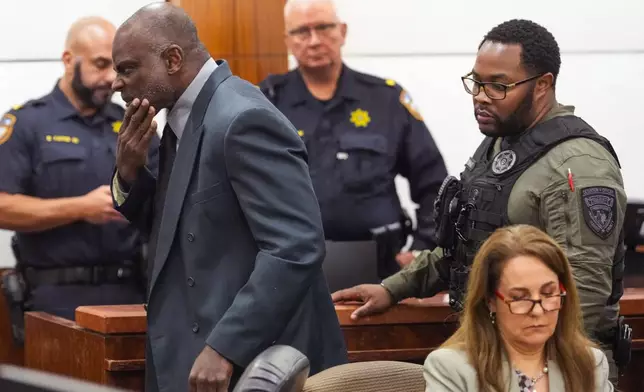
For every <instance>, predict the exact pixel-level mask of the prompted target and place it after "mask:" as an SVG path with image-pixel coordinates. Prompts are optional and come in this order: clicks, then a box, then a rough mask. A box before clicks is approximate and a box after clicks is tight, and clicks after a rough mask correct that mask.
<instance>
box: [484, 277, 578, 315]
mask: <svg viewBox="0 0 644 392" xmlns="http://www.w3.org/2000/svg"><path fill="white" fill-rule="evenodd" d="M559 289H560V290H561V292H560V293H559V294H553V295H548V296H544V297H542V298H541V299H532V298H521V299H506V298H505V297H504V296H503V294H501V293H499V292H498V290H497V291H496V292H495V294H496V296H497V297H499V299H501V300H502V301H503V302H505V303H506V304H507V305H508V308H509V309H510V313H512V314H519V315H523V314H528V313H531V312H532V310H533V309H534V306H535V305H536V304H539V305H541V309H543V311H544V312H552V311H553V310H559V309H561V305H562V304H563V300H564V297H565V296H566V290H565V289H564V287H563V285H562V284H561V283H559Z"/></svg>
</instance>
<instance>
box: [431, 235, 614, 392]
mask: <svg viewBox="0 0 644 392" xmlns="http://www.w3.org/2000/svg"><path fill="white" fill-rule="evenodd" d="M580 312H581V310H580V307H579V298H578V296H577V290H576V289H575V283H574V280H573V277H572V273H571V271H570V264H569V263H568V260H567V259H566V256H565V255H564V253H563V251H562V250H561V248H560V247H559V246H558V245H557V243H555V242H554V241H553V240H552V239H551V238H550V237H549V236H548V235H546V234H545V233H543V232H542V231H540V230H539V229H537V228H535V227H532V226H526V225H518V226H511V227H506V228H502V229H499V230H497V231H496V232H495V233H494V234H492V235H491V236H490V238H488V240H487V241H486V242H485V243H484V244H483V245H482V246H481V248H480V250H479V252H478V254H477V255H476V258H475V260H474V264H473V265H472V270H471V272H470V276H469V282H468V286H467V298H466V301H465V309H464V311H463V314H462V315H461V325H460V327H459V328H458V330H457V331H456V333H455V334H454V335H453V336H452V337H450V339H448V340H447V341H446V342H445V343H444V344H443V345H442V346H441V348H439V349H438V350H435V351H433V352H432V353H431V354H429V356H428V357H427V359H426V360H425V366H424V376H425V381H426V383H427V389H426V391H427V392H443V391H477V392H478V391H482V392H515V391H516V392H537V391H538V392H547V391H549V392H562V391H566V392H582V391H583V392H589V391H602V392H604V391H613V386H612V384H611V383H610V382H609V381H608V362H607V360H606V357H605V356H604V353H603V352H601V351H600V350H599V349H597V348H596V346H595V345H594V344H593V343H592V342H591V341H590V340H589V339H588V338H587V337H586V335H585V334H584V331H583V329H582V328H583V327H582V324H581V313H580Z"/></svg>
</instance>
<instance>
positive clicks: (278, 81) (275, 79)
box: [257, 73, 288, 99]
mask: <svg viewBox="0 0 644 392" xmlns="http://www.w3.org/2000/svg"><path fill="white" fill-rule="evenodd" d="M287 76H288V73H284V74H270V75H268V76H267V77H266V78H265V79H264V80H263V81H262V82H261V83H260V84H259V85H258V86H257V87H259V89H260V90H262V92H263V93H264V95H267V96H268V97H269V99H274V98H275V95H276V93H275V89H276V88H277V87H279V86H281V85H282V84H284V83H285V82H286V77H287Z"/></svg>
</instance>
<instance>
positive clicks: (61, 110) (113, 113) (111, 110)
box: [45, 79, 125, 121]
mask: <svg viewBox="0 0 644 392" xmlns="http://www.w3.org/2000/svg"><path fill="white" fill-rule="evenodd" d="M59 82H60V79H58V81H57V82H56V85H55V86H54V89H53V90H52V91H51V93H50V94H49V95H48V96H46V97H45V99H50V100H51V101H52V102H53V103H54V106H55V113H56V117H57V118H58V119H59V120H64V119H67V118H71V117H75V116H76V117H81V115H80V113H79V112H78V110H77V109H76V108H75V107H74V105H72V103H71V102H70V101H69V99H68V98H67V96H66V95H65V93H63V90H61V89H60V87H59V86H58V83H59ZM124 113H125V111H124V109H123V108H122V107H121V106H119V105H118V104H116V103H114V102H109V103H108V104H107V105H105V106H104V107H103V108H102V109H101V110H99V111H97V112H96V114H95V115H94V116H92V117H96V116H98V117H102V118H105V119H107V120H111V121H120V120H122V119H123V114H124Z"/></svg>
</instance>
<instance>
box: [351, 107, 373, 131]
mask: <svg viewBox="0 0 644 392" xmlns="http://www.w3.org/2000/svg"><path fill="white" fill-rule="evenodd" d="M350 121H351V122H352V123H353V125H355V126H356V128H360V127H362V128H366V127H367V125H369V122H371V117H369V112H368V111H366V110H362V109H356V110H354V111H353V112H351V120H350Z"/></svg>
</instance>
